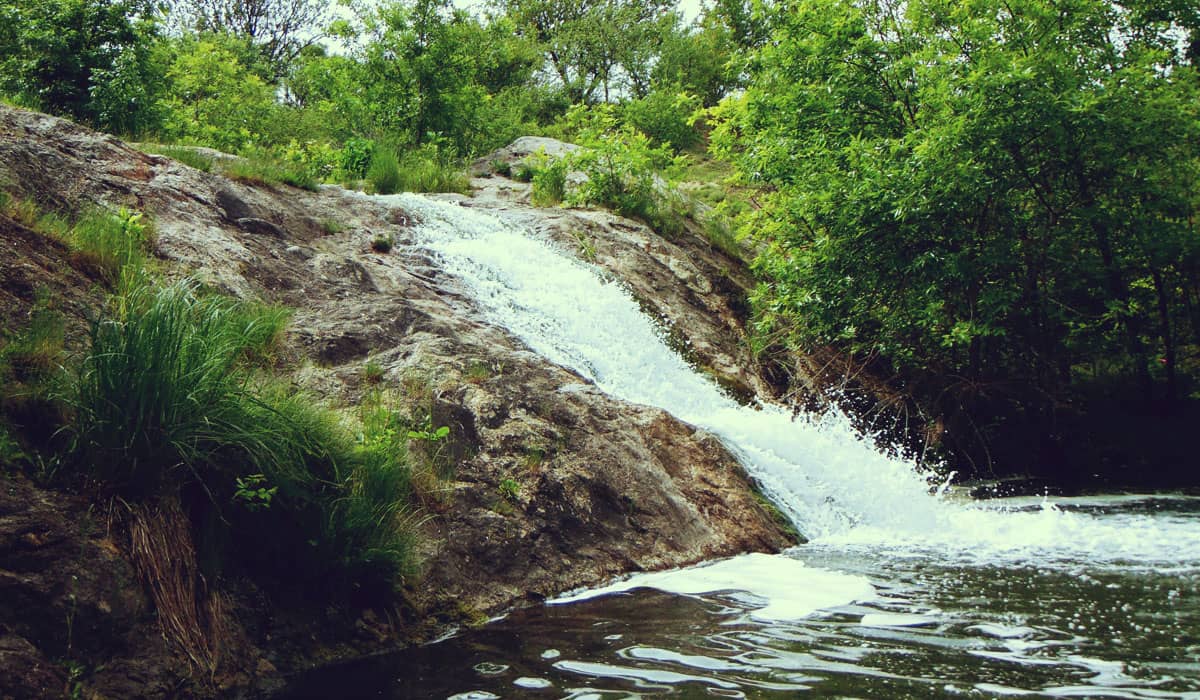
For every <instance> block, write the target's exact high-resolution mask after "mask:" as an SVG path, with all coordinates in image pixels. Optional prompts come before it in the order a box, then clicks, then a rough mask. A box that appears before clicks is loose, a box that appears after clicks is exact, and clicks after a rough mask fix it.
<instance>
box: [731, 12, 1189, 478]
mask: <svg viewBox="0 0 1200 700" xmlns="http://www.w3.org/2000/svg"><path fill="white" fill-rule="evenodd" d="M760 10H761V11H760V12H759V13H758V15H757V18H758V20H760V21H761V22H762V23H763V24H765V26H766V28H767V29H768V31H769V36H770V40H769V41H766V42H763V43H762V44H761V45H759V46H758V47H756V48H753V49H752V51H751V54H750V61H749V62H748V64H747V65H749V66H751V67H752V70H751V73H750V75H749V78H750V81H749V86H748V88H747V90H746V92H745V94H744V95H743V96H741V97H739V98H735V99H730V100H727V101H726V102H725V103H723V104H722V105H721V107H719V108H718V110H717V111H716V112H715V114H714V117H715V119H716V121H717V124H718V127H717V131H716V134H715V135H714V138H713V141H714V145H715V147H716V150H717V151H718V152H719V153H720V154H722V155H723V156H724V157H726V158H728V159H730V160H731V161H733V162H734V163H735V164H736V166H737V168H738V171H739V174H740V176H741V178H742V181H743V182H745V183H748V184H750V185H753V186H757V187H760V188H761V189H762V193H761V195H760V196H761V203H762V208H761V209H760V210H758V211H755V212H749V213H747V214H746V215H745V216H743V217H742V221H741V224H742V228H743V230H744V231H745V232H746V233H747V234H753V235H756V237H757V238H758V240H759V241H760V242H761V243H762V244H763V245H764V246H765V250H764V252H763V253H762V254H761V255H760V256H759V258H758V262H757V270H758V273H759V274H760V276H761V278H762V284H761V286H760V288H759V290H758V292H757V294H756V297H755V300H754V305H755V309H756V311H757V332H758V334H759V337H760V338H761V339H763V341H764V342H763V344H769V343H770V342H773V341H777V340H780V341H783V342H785V343H787V344H790V345H791V346H793V347H798V348H801V349H809V348H819V347H829V346H832V347H833V348H836V349H837V350H839V351H841V352H843V353H846V354H848V355H850V356H852V357H853V358H855V359H856V361H857V362H860V363H865V364H867V365H869V366H870V367H872V368H873V369H874V370H875V371H876V372H877V373H880V374H882V375H883V376H894V377H895V378H896V380H897V384H899V383H903V384H904V386H905V387H906V388H907V390H908V391H910V392H912V393H913V394H914V396H915V397H916V399H917V400H918V401H919V402H921V403H922V404H923V405H924V406H925V410H926V413H927V414H929V415H932V416H937V417H939V419H942V420H944V421H945V423H946V427H947V429H948V430H947V433H948V440H949V441H950V447H951V448H952V450H953V451H954V453H955V456H956V457H957V458H959V459H960V460H962V461H964V462H973V463H974V464H975V465H976V466H977V467H978V468H980V469H981V470H984V471H986V470H987V469H989V468H990V467H991V464H990V463H991V462H993V461H994V460H1000V461H1002V462H1006V463H1007V466H1008V467H1009V468H1011V467H1013V466H1017V467H1018V468H1020V465H1021V462H1023V461H1025V460H1027V459H1028V457H1027V453H1028V452H1029V451H1030V440H1031V439H1033V440H1036V441H1041V444H1040V445H1038V446H1037V447H1036V448H1035V449H1038V450H1041V449H1046V450H1050V449H1055V448H1054V443H1055V440H1057V439H1059V437H1060V435H1056V434H1055V431H1056V426H1059V425H1060V424H1061V422H1062V421H1063V420H1064V419H1066V418H1067V417H1069V416H1071V415H1073V414H1075V413H1077V412H1079V411H1083V412H1084V413H1085V414H1086V413H1087V412H1089V411H1091V410H1093V407H1095V410H1107V409H1100V406H1101V403H1102V401H1100V399H1102V398H1103V400H1104V401H1107V400H1110V399H1111V398H1118V397H1119V399H1118V400H1120V401H1122V402H1124V403H1126V404H1127V405H1140V406H1142V407H1143V408H1142V409H1140V410H1143V411H1146V410H1151V408H1153V410H1155V411H1158V412H1162V413H1164V414H1165V415H1170V414H1171V413H1173V412H1175V411H1180V410H1182V409H1181V408H1180V406H1179V403H1180V402H1181V401H1182V400H1183V399H1184V398H1185V397H1188V396H1194V395H1195V394H1196V392H1197V388H1200V387H1198V386H1197V384H1196V383H1195V381H1196V378H1197V376H1196V372H1197V369H1200V364H1198V363H1197V362H1196V357H1197V356H1198V355H1197V353H1198V352H1200V334H1198V331H1200V323H1198V321H1200V317H1198V316H1197V315H1196V313H1195V310H1196V309H1197V308H1200V307H1197V300H1198V299H1200V286H1197V285H1198V282H1200V278H1198V277H1197V275H1196V269H1197V264H1198V263H1200V257H1198V256H1200V248H1198V247H1197V245H1196V241H1197V240H1200V239H1198V238H1197V235H1196V234H1197V229H1196V221H1197V217H1196V210H1197V209H1196V208H1197V205H1198V204H1200V198H1198V197H1197V194H1198V190H1197V188H1196V183H1197V182H1198V181H1200V180H1197V177H1196V174H1197V172H1198V168H1200V100H1198V99H1197V98H1198V97H1200V76H1198V75H1197V72H1196V64H1195V60H1196V58H1197V51H1196V49H1197V46H1200V44H1197V43H1196V39H1197V37H1200V17H1198V16H1197V15H1196V13H1195V12H1194V11H1193V10H1192V9H1190V8H1183V7H1182V6H1181V5H1173V4H1170V3H1167V4H1164V5H1156V6H1155V7H1154V8H1151V7H1150V6H1148V5H1145V4H1142V3H1131V4H1113V3H1109V2H1101V1H1099V0H1096V1H1094V2H1093V1H1092V0H1080V1H1073V2H1068V3H1065V4H1064V3H1050V2H1045V1H1044V0H1022V1H1021V2H1016V3H1012V2H990V1H987V0H985V1H983V2H974V3H967V4H961V3H957V4H956V3H950V2H941V0H927V1H923V2H909V3H892V2H883V3H867V4H863V3H853V2H840V1H839V2H824V3H815V2H800V3H789V4H779V5H772V6H770V7H769V8H767V7H763V8H760ZM1187 33H1190V38H1189V40H1188V41H1184V42H1181V41H1179V40H1178V39H1179V37H1180V35H1182V34H1187ZM1104 397H1109V398H1104ZM1034 436H1036V437H1034ZM1076 437H1077V438H1078V436H1076Z"/></svg>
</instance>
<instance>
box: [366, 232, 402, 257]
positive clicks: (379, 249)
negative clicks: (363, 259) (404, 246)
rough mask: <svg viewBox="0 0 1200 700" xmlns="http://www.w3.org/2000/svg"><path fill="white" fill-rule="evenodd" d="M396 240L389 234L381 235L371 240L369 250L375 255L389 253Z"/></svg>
mask: <svg viewBox="0 0 1200 700" xmlns="http://www.w3.org/2000/svg"><path fill="white" fill-rule="evenodd" d="M395 244H396V239H395V238H393V237H392V234H390V233H386V234H384V233H381V234H379V235H377V236H375V237H374V238H372V239H371V250H373V251H375V252H376V253H390V252H392V247H393V246H395Z"/></svg>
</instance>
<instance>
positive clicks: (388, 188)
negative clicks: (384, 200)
mask: <svg viewBox="0 0 1200 700" xmlns="http://www.w3.org/2000/svg"><path fill="white" fill-rule="evenodd" d="M367 182H369V183H370V184H371V191H372V192H374V193H375V194H395V193H397V192H399V191H400V189H401V188H400V185H401V178H400V159H399V158H397V157H396V151H394V150H392V149H391V148H385V147H379V148H376V149H375V152H374V153H372V154H371V164H370V165H369V166H368V167H367Z"/></svg>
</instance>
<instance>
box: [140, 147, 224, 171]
mask: <svg viewBox="0 0 1200 700" xmlns="http://www.w3.org/2000/svg"><path fill="white" fill-rule="evenodd" d="M138 148H140V149H141V150H143V151H145V152H146V153H155V154H157V155H160V156H166V157H168V158H170V159H172V160H177V161H179V162H180V163H183V164H184V165H186V166H188V167H190V168H195V169H196V170H199V171H201V172H206V173H208V172H212V169H213V159H212V157H211V156H208V155H205V154H203V153H201V152H200V151H198V150H196V149H195V148H191V147H188V146H162V145H159V144H153V143H148V144H141V145H139V146H138Z"/></svg>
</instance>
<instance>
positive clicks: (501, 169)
mask: <svg viewBox="0 0 1200 700" xmlns="http://www.w3.org/2000/svg"><path fill="white" fill-rule="evenodd" d="M490 165H491V166H492V172H493V173H496V174H497V175H503V176H504V177H510V176H511V175H512V163H509V162H508V161H506V160H500V159H499V158H497V159H495V160H493V161H492V162H491V164H490Z"/></svg>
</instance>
